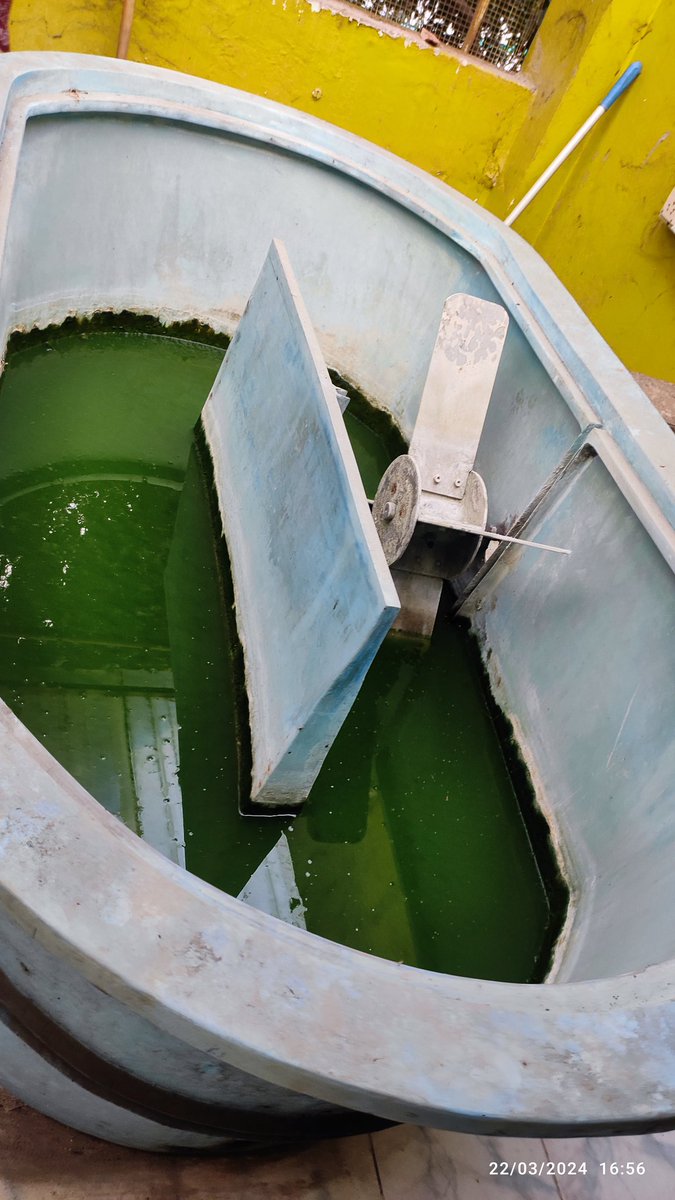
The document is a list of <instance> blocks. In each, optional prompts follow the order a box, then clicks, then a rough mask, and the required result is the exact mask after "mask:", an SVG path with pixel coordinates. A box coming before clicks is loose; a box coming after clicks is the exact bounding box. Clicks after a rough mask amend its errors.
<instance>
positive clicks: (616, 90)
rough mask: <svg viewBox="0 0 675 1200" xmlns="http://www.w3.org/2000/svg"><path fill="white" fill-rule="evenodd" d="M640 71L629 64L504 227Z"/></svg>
mask: <svg viewBox="0 0 675 1200" xmlns="http://www.w3.org/2000/svg"><path fill="white" fill-rule="evenodd" d="M641 70H642V63H639V62H634V63H631V65H630V67H628V69H627V70H626V71H624V73H623V75H622V76H621V78H620V79H618V80H617V82H616V83H615V84H614V87H613V88H611V89H610V91H609V92H608V93H607V95H606V96H605V98H604V100H603V101H602V102H601V103H600V104H599V105H598V107H597V108H596V109H594V110H593V112H592V113H591V115H590V117H589V118H588V120H586V121H584V123H583V125H582V126H581V128H580V129H577V132H576V133H575V134H574V137H572V138H570V140H569V142H568V143H567V145H566V146H564V147H563V149H562V150H561V151H560V154H559V155H558V156H557V158H554V159H553V162H552V163H550V164H549V166H548V167H547V168H546V170H545V171H544V172H543V174H542V175H540V176H539V178H538V179H537V181H536V183H533V184H532V187H531V188H530V190H529V192H526V193H525V195H524V196H523V198H522V200H520V201H519V202H518V204H516V207H515V208H514V209H513V212H510V213H509V215H508V217H506V218H505V220H504V224H505V225H513V222H514V221H515V220H517V218H518V217H519V216H520V214H521V213H522V212H523V211H524V209H526V208H527V206H528V204H530V203H531V202H532V200H534V197H535V196H536V195H537V193H538V192H540V191H541V189H542V188H543V187H544V185H545V184H546V183H548V181H549V179H550V178H551V176H552V175H555V173H556V171H557V170H558V167H560V166H562V164H563V163H564V161H565V159H566V158H569V156H570V154H571V153H572V151H573V150H574V149H575V147H576V146H578V145H579V142H581V141H583V139H584V138H585V137H586V134H587V133H589V132H590V130H591V129H592V128H593V126H594V125H595V124H596V123H597V122H598V121H599V120H600V118H601V116H602V115H603V113H606V112H607V109H608V108H611V106H612V105H613V104H614V101H615V100H618V99H619V96H620V95H621V94H622V92H625V90H626V88H628V87H630V85H631V83H632V82H633V80H634V79H637V77H638V75H639V74H640V71H641Z"/></svg>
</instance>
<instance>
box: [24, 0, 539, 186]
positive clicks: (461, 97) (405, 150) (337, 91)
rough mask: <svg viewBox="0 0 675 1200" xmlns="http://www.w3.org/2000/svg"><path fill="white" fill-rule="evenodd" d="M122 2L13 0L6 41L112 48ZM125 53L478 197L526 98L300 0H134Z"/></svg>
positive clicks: (505, 84)
mask: <svg viewBox="0 0 675 1200" xmlns="http://www.w3.org/2000/svg"><path fill="white" fill-rule="evenodd" d="M120 11H121V0H114V2H113V0H88V2H87V3H86V4H83V3H82V2H81V0H14V3H13V5H12V14H11V22H10V38H11V46H12V49H13V50H27V49H34V50H50V49H59V50H77V51H84V52H85V53H96V54H111V55H112V54H114V53H115V48H116V36H117V26H118V24H119V13H120ZM354 11H356V10H354ZM99 22H100V28H99V27H98V26H99ZM59 35H60V36H59ZM129 57H130V58H132V59H136V60H137V61H139V62H147V63H153V64H155V65H158V66H163V67H171V68H174V69H176V70H180V71H186V72H188V73H189V74H192V75H202V76H204V77H206V78H208V79H214V80H216V81H217V82H219V83H226V84H229V85H230V86H231V87H237V88H243V89H244V90H245V91H249V92H255V93H256V94H258V95H261V96H268V97H270V99H272V100H278V101H280V102H281V103H282V104H290V105H293V107H295V108H299V109H302V110H303V111H304V112H309V113H312V114H313V115H314V116H317V117H321V118H322V119H323V120H325V121H330V122H331V123H333V124H335V125H340V126H341V127H342V128H343V129H348V130H349V131H350V132H352V133H357V134H359V135H360V136H362V137H365V138H368V139H369V140H370V141H373V142H376V143H377V144H378V145H380V146H384V147H385V148H386V149H388V150H392V151H393V152H394V153H396V154H399V155H401V156H402V157H403V158H406V159H408V160H409V161H411V162H414V163H416V164H417V165H418V166H421V167H423V168H424V170H426V171H429V172H430V173H431V174H432V175H436V176H437V177H438V178H439V179H443V180H444V181H445V182H448V183H452V184H453V186H455V187H457V188H459V189H460V191H463V192H464V193H465V194H466V195H468V196H470V197H471V198H472V199H475V200H480V201H485V198H486V196H487V195H488V194H489V191H490V190H491V188H492V187H493V186H494V183H495V181H496V179H497V177H498V175H499V173H500V170H501V169H502V167H503V165H504V163H505V162H506V159H507V157H508V154H509V151H510V149H511V146H512V144H513V141H514V138H515V136H516V134H517V132H518V129H519V128H520V126H521V124H522V122H523V120H524V118H525V116H526V114H527V111H528V109H529V106H530V104H531V101H532V95H531V92H530V90H529V89H528V87H527V86H526V85H525V84H523V83H521V82H517V83H515V84H514V82H513V81H512V80H511V79H509V78H507V77H505V76H504V75H503V74H500V73H499V72H498V71H496V70H489V71H486V70H484V69H483V68H482V67H479V66H478V65H477V64H476V63H475V62H473V61H471V60H470V59H467V58H466V57H465V56H459V55H458V56H453V57H450V56H449V55H448V54H446V53H439V52H437V51H436V50H434V49H433V48H432V47H429V46H423V45H421V43H420V41H419V39H417V40H415V39H413V40H412V41H411V42H408V44H406V40H405V39H404V38H402V37H400V36H398V35H397V36H395V37H394V36H389V35H387V34H382V32H381V30H380V31H378V30H377V29H375V28H372V27H370V26H367V25H362V24H358V23H357V22H356V20H353V19H352V20H350V19H349V18H348V17H347V16H345V15H342V14H340V13H336V12H332V11H329V10H325V9H324V10H321V11H318V10H317V11H314V10H313V9H312V7H311V5H310V4H309V3H307V2H306V0H244V2H243V3H242V2H239V3H226V2H225V0H137V4H136V15H135V18H134V23H133V29H132V40H131V46H130V54H129Z"/></svg>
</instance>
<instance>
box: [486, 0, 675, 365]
mask: <svg viewBox="0 0 675 1200" xmlns="http://www.w3.org/2000/svg"><path fill="white" fill-rule="evenodd" d="M570 7H571V6H570V4H569V3H568V2H567V0H554V3H553V4H552V6H551V9H550V10H549V16H548V18H547V22H546V27H545V28H543V29H542V37H541V38H540V46H539V47H538V59H537V58H535V57H534V56H533V61H532V63H531V64H529V63H528V70H529V71H530V72H535V71H542V69H544V70H545V67H546V65H547V63H548V62H550V60H551V58H553V57H555V55H556V48H557V38H558V36H560V33H561V28H562V30H566V31H567V33H568V34H569V33H570V30H571V29H572V27H573V22H572V21H571V20H570ZM585 7H586V8H587V9H588V10H589V12H590V13H591V14H592V20H589V21H588V22H586V23H585V24H583V23H577V24H576V33H575V34H573V35H572V36H573V37H576V38H577V39H578V44H577V48H576V55H575V54H573V56H572V57H573V58H574V57H575V56H576V57H577V59H578V61H577V64H576V69H575V71H574V73H570V75H569V78H568V82H567V86H566V87H564V88H560V87H559V88H558V89H557V91H556V93H555V95H554V96H553V97H551V98H550V99H549V100H548V101H546V100H545V99H544V100H542V99H541V97H540V96H539V97H538V100H537V101H536V102H535V105H534V106H533V112H532V115H531V119H530V120H529V121H528V122H526V125H525V126H524V128H523V132H522V133H521V135H520V137H519V138H518V139H517V141H516V144H515V146H514V149H513V152H512V154H511V155H510V158H509V161H508V163H507V166H506V170H505V172H504V174H503V176H502V179H501V180H500V187H499V189H498V191H497V192H495V193H494V195H493V197H492V203H493V204H494V205H495V208H496V211H498V212H499V213H500V215H504V213H505V212H506V211H507V208H508V207H509V206H510V205H509V202H510V201H513V200H516V199H518V198H519V197H520V196H521V195H522V194H523V193H524V192H525V191H527V189H528V187H529V186H530V185H531V183H533V182H534V180H535V179H536V178H537V177H538V175H539V174H540V173H541V171H542V170H543V168H544V167H545V166H546V164H547V163H548V162H550V161H551V160H552V159H553V158H554V157H555V155H556V154H557V153H558V151H559V150H560V149H561V148H562V146H563V145H564V144H565V142H566V141H567V140H568V138H569V137H570V136H571V135H572V134H573V133H574V131H575V130H576V129H577V128H578V126H579V125H581V123H582V122H583V121H584V120H585V118H586V117H587V116H589V115H590V113H591V112H592V111H593V109H594V108H595V106H596V105H597V104H598V103H599V102H600V100H601V99H602V98H603V97H604V95H605V94H606V93H607V91H608V90H609V88H610V87H611V85H612V84H613V83H614V82H615V79H616V78H617V77H618V76H619V75H620V74H621V73H622V72H623V71H624V70H625V68H626V67H627V66H628V65H629V64H630V63H631V62H633V61H635V60H640V61H642V63H643V73H642V75H641V76H640V77H639V78H638V79H637V81H636V82H635V83H634V84H633V85H632V87H631V89H630V90H629V91H628V92H627V93H626V94H625V96H624V97H622V98H621V99H620V100H619V101H618V102H617V103H616V104H615V105H614V106H613V107H612V108H611V109H610V110H609V112H608V113H607V115H606V116H605V117H603V118H602V119H601V121H600V122H599V123H598V125H596V127H595V128H594V129H593V130H592V132H591V133H590V134H589V135H588V137H587V138H586V139H585V141H584V142H583V143H582V144H581V145H580V146H579V147H578V149H577V150H576V151H575V152H574V154H573V155H572V156H571V158H570V159H569V160H568V161H567V163H565V165H564V167H562V168H561V170H560V171H559V172H558V174H557V175H556V176H554V178H553V179H552V180H551V182H550V183H549V184H548V185H547V187H546V188H545V189H544V190H542V192H541V193H540V195H539V196H538V197H537V198H536V199H535V200H534V201H533V202H532V205H531V207H530V208H528V209H527V210H526V212H525V213H524V214H523V216H522V217H521V218H519V219H518V221H517V222H516V224H515V226H514V228H515V229H517V230H518V232H519V233H521V234H522V235H523V237H525V238H526V239H527V240H528V241H529V242H531V243H532V245H533V246H535V247H536V249H537V250H538V251H539V253H540V254H541V255H542V257H543V258H545V259H546V261H547V262H548V263H550V265H551V266H552V267H553V269H554V271H555V272H556V273H557V274H558V275H559V276H560V278H561V279H562V281H563V282H564V283H565V284H566V286H567V287H568V288H569V289H570V291H571V292H572V294H573V295H574V296H575V298H576V299H577V300H578V301H579V303H580V304H581V306H582V308H583V309H584V311H585V312H586V313H587V314H588V316H589V317H590V318H591V320H592V321H593V323H594V324H595V325H596V326H597V327H598V329H599V330H600V332H601V333H602V334H603V336H604V337H605V338H606V339H607V341H608V342H609V343H610V345H611V346H612V347H613V348H614V349H615V350H616V351H617V353H618V354H619V355H620V356H621V357H622V358H623V360H624V361H625V363H626V365H627V366H628V367H629V368H630V369H631V370H633V371H643V372H644V373H645V374H648V375H656V376H658V377H660V378H664V379H669V380H672V381H675V236H673V234H672V233H671V232H670V230H669V229H668V228H667V226H666V225H665V222H664V221H663V220H662V219H661V218H660V216H659V213H660V210H661V208H662V207H663V204H664V202H665V200H666V198H667V197H668V195H669V193H670V192H671V190H672V189H673V187H675V69H674V68H673V62H674V61H675V8H674V6H673V3H672V0H651V3H649V4H641V5H638V4H635V3H634V0H596V2H595V3H591V4H589V5H586V6H585ZM638 9H639V10H640V13H639V15H637V10H638ZM566 18H567V19H566ZM563 22H564V24H563ZM547 108H548V109H549V110H550V116H549V119H548V120H547V115H548V114H547ZM533 147H534V148H535V150H534V153H533Z"/></svg>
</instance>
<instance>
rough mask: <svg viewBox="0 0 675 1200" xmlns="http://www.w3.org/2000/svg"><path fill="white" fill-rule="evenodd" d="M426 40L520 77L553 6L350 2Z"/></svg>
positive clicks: (515, 0) (487, 0)
mask: <svg viewBox="0 0 675 1200" xmlns="http://www.w3.org/2000/svg"><path fill="white" fill-rule="evenodd" d="M348 2H349V3H350V4H353V5H354V6H355V7H356V8H362V9H364V10H365V11H366V12H368V13H370V14H371V15H372V16H374V17H381V18H383V20H386V21H392V22H393V23H394V24H396V25H400V26H401V27H402V28H403V29H411V30H414V31H415V32H416V33H420V34H422V35H423V36H424V37H425V39H426V40H428V41H433V42H438V43H440V44H444V45H446V46H458V47H460V48H461V49H462V50H465V51H467V52H468V53H469V54H475V55H476V56H477V57H478V58H484V59H485V60H486V61H487V62H490V63H493V65H494V66H496V67H501V68H502V69H503V70H505V71H519V70H520V67H521V64H522V62H523V59H524V58H525V55H526V54H527V51H528V49H529V46H530V43H531V41H532V38H533V37H534V35H535V33H536V32H537V30H538V28H539V26H540V24H541V21H542V18H543V16H544V13H545V11H546V9H547V8H548V4H549V0H348Z"/></svg>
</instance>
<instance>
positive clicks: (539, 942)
mask: <svg viewBox="0 0 675 1200" xmlns="http://www.w3.org/2000/svg"><path fill="white" fill-rule="evenodd" d="M222 356H223V350H222V348H219V347H217V346H214V345H205V344H199V343H197V342H190V341H185V340H181V339H179V338H177V337H168V336H158V335H150V334H145V333H139V332H131V331H124V330H121V329H116V330H113V329H107V330H96V329H95V328H93V327H92V328H89V329H86V328H83V329H81V330H80V331H78V332H74V333H69V334H67V335H66V334H63V333H61V335H60V336H56V335H54V336H51V337H50V336H49V335H48V334H45V335H44V338H43V340H41V341H38V342H33V343H30V344H23V345H22V344H21V343H20V344H19V348H18V349H15V350H14V351H13V352H12V354H11V355H10V361H9V365H8V367H7V370H6V372H5V375H4V376H3V379H2V384H1V387H0V444H1V445H2V448H3V454H2V464H1V467H0V638H1V644H2V665H1V668H0V685H1V689H0V690H1V693H2V696H3V698H4V699H5V701H6V702H7V703H8V704H9V705H10V706H11V707H12V708H13V709H14V711H15V712H16V713H17V714H18V715H19V717H20V718H21V719H22V720H23V721H24V722H25V724H26V725H27V726H28V727H29V728H30V729H31V730H32V731H33V733H34V734H35V735H36V736H37V737H38V738H40V739H41V740H42V741H43V742H44V744H45V745H46V746H47V747H48V749H49V750H50V751H51V752H52V753H53V754H54V755H55V756H56V757H57V758H58V759H59V760H60V761H61V762H62V763H63V764H64V766H65V767H66V768H67V769H68V770H69V771H70V772H71V773H72V774H73V775H74V776H75V777H76V778H77V779H78V780H80V782H81V783H82V784H83V785H84V786H85V787H86V788H87V789H88V790H89V791H90V792H91V794H92V795H93V796H95V797H96V799H97V800H98V801H100V803H101V804H103V805H104V806H105V807H106V808H107V809H108V810H109V811H110V812H112V813H115V814H117V815H118V816H119V817H121V819H122V820H124V821H125V823H126V824H127V825H128V826H129V828H131V829H132V830H135V831H136V832H137V833H139V834H141V835H142V836H143V837H145V838H146V839H147V840H148V841H149V842H150V843H151V844H152V845H154V846H155V847H156V848H157V849H158V850H161V851H162V852H163V853H165V854H167V855H169V857H171V858H173V860H174V861H175V862H177V863H180V864H181V865H184V866H186V867H187V869H188V870H190V871H192V872H194V873H195V874H197V875H199V876H201V877H202V878H203V879H205V880H208V881H209V882H210V883H212V884H215V885H216V886H217V887H219V888H222V889H223V890H225V891H227V892H230V893H232V894H233V895H241V896H242V898H244V899H246V900H247V901H248V902H249V903H253V904H257V905H259V906H261V907H264V908H266V910H267V911H268V912H273V913H276V914H278V915H280V916H282V917H284V918H285V919H287V920H290V921H292V922H293V923H295V924H297V925H301V926H304V927H306V928H307V929H309V930H311V931H312V932H314V933H318V934H321V935H322V936H324V937H327V938H331V939H333V940H335V941H338V942H342V943H345V944H347V945H349V946H353V947H356V948H358V949H360V950H365V951H369V952H372V953H374V954H379V955H382V956H384V957H386V958H391V959H394V960H396V961H402V962H405V963H409V964H411V965H415V966H420V967H426V968H429V969H431V970H434V971H444V972H451V973H456V974H462V975H473V976H479V977H486V978H493V979H504V980H514V981H526V980H530V979H533V978H536V977H538V976H539V977H540V976H541V972H542V970H544V969H545V966H546V958H547V954H548V952H549V950H550V947H551V944H552V938H553V936H554V934H555V932H556V929H554V927H553V926H554V921H553V918H552V907H551V904H550V903H549V899H548V897H547V889H546V887H545V886H544V883H543V881H542V872H540V869H539V866H538V864H537V861H536V859H535V855H534V853H533V850H532V846H531V843H530V839H529V837H528V833H527V830H526V826H525V824H524V821H523V817H522V815H521V810H520V807H519V804H518V800H517V797H516V793H515V790H514V786H513V783H512V779H511V776H510V774H509V769H508V767H507V763H506V760H505V757H504V754H503V753H502V748H501V746H500V742H499V739H498V737H497V734H496V731H495V727H494V724H493V721H492V718H491V715H490V712H489V710H488V707H487V705H486V701H485V698H484V692H483V685H482V677H481V669H480V665H479V662H478V659H477V656H476V653H475V650H474V647H473V645H472V643H471V641H470V639H469V638H468V636H467V634H466V632H465V631H464V630H462V629H461V628H459V627H457V625H455V624H452V623H450V622H449V621H448V620H441V621H439V622H438V623H437V630H436V632H435V634H434V637H433V639H432V641H431V644H430V645H427V646H424V645H423V644H421V643H419V642H417V641H413V640H410V639H405V638H401V637H400V636H397V635H389V637H388V638H387V639H386V641H385V643H384V645H383V647H382V649H381V650H380V652H379V654H378V656H377V658H376V660H375V663H374V664H373V666H372V668H371V670H370V672H369V674H368V676H367V678H366V682H365V684H364V686H363V688H362V690H361V693H360V695H359V697H358V700H357V702H356V704H355V706H354V708H353V710H352V712H351V714H350V715H349V717H348V718H347V720H346V722H345V724H344V726H343V729H342V731H341V732H340V734H339V736H338V738H337V741H336V742H335V744H334V745H333V747H332V749H331V751H330V754H329V756H328V758H327V760H326V763H325V766H324V768H323V770H322V772H321V774H320V777H319V779H318V781H317V783H316V784H315V786H314V788H313V790H312V794H311V797H310V800H309V802H308V803H307V805H306V806H305V809H304V811H303V812H302V813H301V815H299V816H296V817H295V818H293V819H290V820H289V819H281V818H272V819H270V818H252V817H242V816H240V815H239V813H238V808H237V783H238V757H237V745H236V721H235V715H236V709H237V695H238V691H237V679H236V671H234V672H233V648H232V643H231V640H230V637H229V635H228V619H227V607H228V599H227V580H226V572H224V571H223V570H222V554H221V549H220V547H219V544H218V541H219V539H218V538H217V536H216V534H215V532H214V520H213V513H212V507H211V499H210V493H209V484H208V481H207V480H206V478H205V475H204V471H203V470H202V466H201V463H200V458H199V455H198V453H197V452H196V448H195V444H194V440H193V428H194V425H195V422H196V421H197V418H198V416H199V413H200V410H201V407H202V405H203V403H204V400H205V398H206V396H207V394H208V391H209V388H210V386H211V383H212V381H213V379H214V378H215V375H216V373H217V371H218V368H219V366H220V363H221V361H222ZM346 424H347V428H348V431H349V435H350V437H351V440H352V445H353V447H354V451H355V454H356V457H357V460H358V462H359V466H360V469H361V471H362V475H363V478H364V483H365V487H366V490H367V492H368V494H369V495H372V494H373V492H374V490H375V488H376V486H377V482H378V480H379V478H380V476H381V474H382V473H383V471H384V469H385V467H386V466H387V464H388V462H389V460H390V458H391V457H392V453H391V447H389V448H388V447H387V445H386V444H385V441H383V440H382V439H381V437H380V436H378V435H377V434H376V432H374V430H373V428H371V427H370V426H369V424H368V423H364V421H362V420H359V419H357V417H355V416H354V415H352V414H351V413H350V412H349V411H348V412H347V414H346ZM394 452H397V450H395V451H394ZM177 517H178V520H177ZM548 866H549V867H550V862H549V864H548ZM543 873H544V875H546V871H544V872H543Z"/></svg>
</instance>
